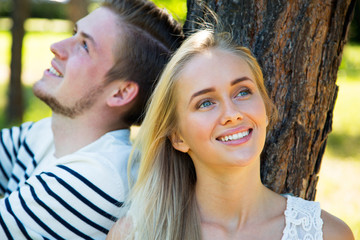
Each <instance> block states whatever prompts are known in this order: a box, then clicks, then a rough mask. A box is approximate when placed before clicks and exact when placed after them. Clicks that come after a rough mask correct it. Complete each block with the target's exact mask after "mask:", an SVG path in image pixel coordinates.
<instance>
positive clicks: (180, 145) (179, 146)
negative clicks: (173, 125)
mask: <svg viewBox="0 0 360 240" xmlns="http://www.w3.org/2000/svg"><path fill="white" fill-rule="evenodd" d="M169 138H170V141H171V144H172V146H173V147H174V148H175V149H176V150H178V151H180V152H183V153H187V152H188V151H189V146H188V145H187V143H186V142H185V141H184V139H183V138H182V137H181V135H180V134H179V133H178V132H177V131H174V132H172V133H171V135H170V137H169Z"/></svg>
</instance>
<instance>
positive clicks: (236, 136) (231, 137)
mask: <svg viewBox="0 0 360 240" xmlns="http://www.w3.org/2000/svg"><path fill="white" fill-rule="evenodd" d="M249 133H250V131H249V130H247V131H245V132H240V133H235V134H233V135H229V136H225V137H222V138H221V139H220V140H221V141H222V142H227V141H231V140H238V139H240V138H243V137H246V136H247V135H249Z"/></svg>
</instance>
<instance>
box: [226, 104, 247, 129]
mask: <svg viewBox="0 0 360 240" xmlns="http://www.w3.org/2000/svg"><path fill="white" fill-rule="evenodd" d="M223 106H224V110H223V115H222V118H221V124H222V125H226V124H230V123H234V122H237V121H241V120H242V119H243V115H242V113H241V111H240V109H239V107H238V106H236V104H234V103H233V102H231V101H229V102H228V103H225V104H224V105H223Z"/></svg>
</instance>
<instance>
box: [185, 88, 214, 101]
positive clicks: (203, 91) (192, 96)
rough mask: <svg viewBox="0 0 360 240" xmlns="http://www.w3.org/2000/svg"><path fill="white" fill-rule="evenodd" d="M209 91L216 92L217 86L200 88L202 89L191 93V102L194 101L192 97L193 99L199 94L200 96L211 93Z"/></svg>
mask: <svg viewBox="0 0 360 240" xmlns="http://www.w3.org/2000/svg"><path fill="white" fill-rule="evenodd" d="M209 92H215V88H205V89H203V90H200V91H197V92H195V93H194V94H193V95H191V98H190V102H191V101H192V99H193V98H194V97H197V96H200V95H203V94H206V93H209Z"/></svg>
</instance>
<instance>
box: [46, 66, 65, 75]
mask: <svg viewBox="0 0 360 240" xmlns="http://www.w3.org/2000/svg"><path fill="white" fill-rule="evenodd" d="M48 71H49V72H50V73H51V74H54V75H55V76H57V77H64V76H63V75H62V74H61V73H59V72H58V71H57V70H56V69H55V68H53V67H50V68H49V70H48Z"/></svg>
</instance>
